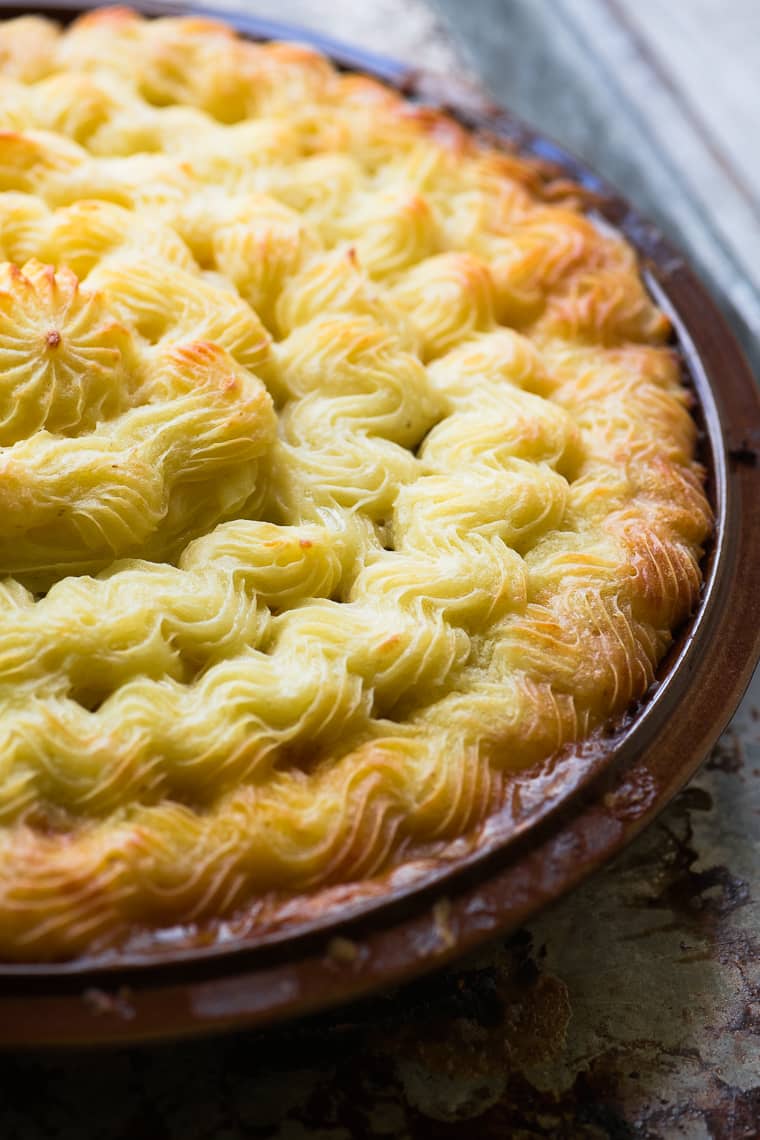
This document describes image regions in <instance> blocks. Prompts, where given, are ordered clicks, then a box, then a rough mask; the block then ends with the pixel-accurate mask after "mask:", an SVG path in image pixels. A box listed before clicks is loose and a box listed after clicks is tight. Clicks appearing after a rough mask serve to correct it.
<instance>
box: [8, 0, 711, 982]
mask: <svg viewBox="0 0 760 1140" xmlns="http://www.w3.org/2000/svg"><path fill="white" fill-rule="evenodd" d="M0 65H1V71H2V78H1V79H0V191H2V192H1V193H0V256H1V257H2V258H3V259H4V264H3V265H2V266H1V267H0V364H1V365H2V368H0V470H2V476H3V478H2V481H0V574H2V575H4V576H5V577H4V580H2V581H0V602H1V603H2V606H3V616H2V619H0V765H2V768H1V771H2V776H1V777H0V956H2V957H5V958H11V959H17V960H20V959H38V960H39V959H55V958H61V957H66V956H72V955H77V954H81V953H84V952H87V951H93V950H97V949H100V948H102V947H104V946H107V945H114V944H118V943H119V942H123V941H124V939H126V938H127V937H128V936H129V935H130V934H131V933H134V931H135V930H139V929H142V928H160V927H167V926H170V925H171V924H173V923H187V922H202V921H206V920H209V919H213V918H218V917H220V916H224V915H229V914H231V913H233V912H235V911H236V909H239V908H246V907H251V906H253V905H254V903H255V900H256V899H265V898H270V897H272V896H273V894H276V893H277V892H285V893H287V894H289V895H290V896H291V897H292V896H293V895H294V894H295V895H296V896H298V894H299V893H301V895H302V896H304V897H305V896H306V895H307V894H308V893H309V892H312V891H315V890H319V889H321V888H323V887H325V886H328V885H330V884H338V883H357V882H360V881H367V880H369V879H370V878H371V877H372V876H373V875H376V874H377V873H378V872H380V871H382V870H383V869H385V868H387V867H389V866H392V865H393V864H394V863H395V864H397V863H399V862H400V861H403V860H404V859H407V858H412V857H414V855H415V852H421V851H423V850H428V851H429V850H430V849H431V847H430V845H431V844H435V843H436V842H441V841H445V840H448V839H453V838H456V837H457V836H462V835H465V834H469V833H474V829H476V828H477V827H478V826H479V825H480V824H482V823H483V821H484V820H486V819H487V818H488V816H489V814H490V813H491V812H493V811H494V810H495V808H496V807H498V806H499V804H500V803H501V802H502V800H503V796H504V789H505V785H506V783H507V782H508V780H509V778H510V775H511V774H514V773H516V772H521V771H524V770H525V769H527V768H528V767H529V766H530V765H532V764H534V763H538V762H541V761H543V760H545V759H546V758H547V757H550V756H552V755H553V754H555V753H556V752H557V751H558V750H559V749H561V748H562V747H563V746H564V745H566V744H567V743H569V742H572V741H575V740H578V739H581V738H583V737H585V736H587V735H588V734H589V733H591V732H593V731H594V730H595V729H597V728H599V727H600V726H603V725H605V724H608V723H609V722H610V721H611V720H614V718H616V717H619V716H621V715H622V714H624V713H625V712H626V710H627V709H628V708H629V707H630V705H631V703H632V702H634V701H636V700H638V699H640V698H641V697H642V696H643V694H644V693H645V692H646V690H647V688H648V687H649V685H650V684H651V681H652V679H653V677H654V670H655V668H656V666H657V663H658V661H659V660H660V659H661V657H662V655H663V653H664V652H665V650H666V648H667V646H668V644H669V643H670V641H671V637H672V632H673V630H674V629H675V628H676V627H677V626H678V624H679V623H680V622H682V621H683V620H684V618H685V617H686V616H687V615H688V613H689V611H690V610H691V608H692V607H693V605H694V603H695V600H696V598H697V596H698V592H699V589H700V583H701V576H700V571H699V558H700V554H701V544H702V543H703V541H704V540H705V537H706V535H707V534H708V531H709V527H710V512H709V509H708V506H707V503H706V500H705V496H704V492H703V488H702V477H701V472H700V469H699V467H698V465H697V464H696V463H695V460H694V446H695V427H694V423H693V421H692V419H691V417H690V415H689V400H688V394H687V392H686V390H685V389H684V387H683V385H682V383H681V380H680V376H679V371H678V363H677V360H676V359H675V357H674V355H673V353H672V352H671V350H670V349H669V348H668V347H667V346H666V344H665V341H666V339H667V335H668V323H667V320H666V318H665V317H664V316H663V314H662V313H661V312H659V310H658V309H657V308H656V307H655V306H654V305H653V303H652V301H651V300H650V299H649V297H648V296H647V294H646V291H645V290H644V287H643V285H642V283H641V280H640V278H639V275H638V271H637V266H636V260H635V256H634V254H633V252H632V250H631V249H630V248H629V247H628V246H627V245H626V244H625V243H624V242H623V241H622V240H621V239H620V238H619V237H617V236H616V235H614V234H610V233H606V232H605V233H603V232H601V230H600V229H598V228H597V227H596V226H595V225H594V224H593V222H592V221H591V220H589V219H588V218H586V217H584V216H583V214H582V213H581V212H580V211H579V209H577V208H575V207H574V206H573V204H572V201H571V196H570V195H568V194H567V188H566V187H565V188H563V201H562V203H561V204H552V203H551V201H550V199H551V198H552V197H553V195H552V193H551V192H549V193H548V194H544V193H543V187H542V182H541V178H540V174H539V172H538V171H537V169H536V167H535V166H534V165H532V164H530V163H528V162H526V161H523V160H521V159H518V158H515V157H512V156H506V155H502V154H498V153H497V152H495V151H493V150H490V149H488V148H487V147H486V146H484V145H483V144H482V143H479V142H478V141H477V140H476V139H474V138H473V137H472V136H470V135H469V134H468V133H467V132H466V131H465V130H464V129H463V128H461V127H460V126H458V125H457V124H455V123H453V122H452V121H451V120H449V119H448V118H446V117H445V116H443V115H441V114H439V113H436V112H431V111H428V110H425V109H420V108H415V107H411V106H409V105H408V104H406V103H405V102H404V101H403V100H402V99H401V98H400V97H399V96H397V95H396V94H395V93H393V92H392V91H389V90H387V89H386V88H384V87H383V86H381V85H380V84H378V83H376V82H374V81H373V80H369V79H366V78H363V77H360V76H347V75H340V74H338V73H337V72H335V71H334V70H333V69H332V67H331V66H330V65H329V63H328V62H327V61H326V60H324V59H322V58H321V57H320V56H319V55H317V54H316V53H314V52H312V51H309V50H308V49H306V48H301V47H297V46H293V45H287V44H273V45H264V46H261V45H253V44H249V43H245V42H243V41H240V40H238V39H237V38H236V37H235V36H234V35H233V34H232V33H231V32H230V31H229V30H228V29H226V28H225V27H223V26H222V25H219V24H216V23H214V22H211V21H207V20H199V19H195V18H191V19H164V20H157V21H153V22H150V21H145V20H143V19H141V18H140V17H138V16H136V15H135V14H134V13H131V12H129V11H127V10H124V9H111V10H108V11H103V12H95V13H92V14H90V15H88V16H85V17H83V18H82V19H80V20H78V21H77V22H76V23H75V24H74V25H73V26H72V27H71V28H70V29H69V30H68V31H66V32H60V31H59V30H58V29H57V28H56V27H55V26H54V25H52V24H50V23H48V22H47V21H44V20H39V19H36V18H25V19H23V20H16V21H10V22H8V23H6V24H4V25H2V26H0Z"/></svg>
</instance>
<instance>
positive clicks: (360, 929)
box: [0, 0, 760, 1045]
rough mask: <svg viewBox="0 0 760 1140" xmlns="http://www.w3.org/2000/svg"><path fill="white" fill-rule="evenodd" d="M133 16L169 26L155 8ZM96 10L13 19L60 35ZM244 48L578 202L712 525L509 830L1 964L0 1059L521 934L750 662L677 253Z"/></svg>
mask: <svg viewBox="0 0 760 1140" xmlns="http://www.w3.org/2000/svg"><path fill="white" fill-rule="evenodd" d="M133 6H134V7H135V8H137V9H138V10H140V11H142V12H143V13H145V14H146V15H164V14H176V13H177V11H178V9H177V7H174V6H171V5H169V4H166V5H162V4H161V3H150V2H145V3H136V4H134V5H133ZM89 7H95V5H89V4H86V3H85V4H82V3H79V4H73V3H72V4H71V5H68V4H67V3H66V2H65V0H63V2H55V0H53V2H51V3H46V2H45V0H42V2H41V3H37V4H34V5H30V6H29V7H28V8H24V7H19V6H18V5H11V4H6V3H3V2H2V0H0V15H2V16H6V17H7V16H11V15H20V14H24V13H29V12H38V13H45V14H48V15H50V16H52V17H54V18H56V19H59V20H61V21H62V22H64V23H65V22H68V21H70V20H71V19H73V18H74V17H75V16H76V15H77V14H79V13H80V12H82V11H84V10H86V9H87V8H89ZM184 10H185V11H188V10H189V11H191V12H192V13H193V14H201V15H208V16H211V17H214V18H222V19H225V20H226V21H227V22H228V23H230V24H231V25H232V26H234V27H235V28H237V29H238V31H239V32H240V33H241V34H243V35H246V36H249V37H251V38H253V39H259V40H261V39H291V40H298V41H301V42H307V43H310V44H312V45H314V46H316V47H317V48H319V49H320V50H321V51H323V52H324V53H325V54H326V55H328V56H329V57H331V58H332V60H333V61H334V62H335V63H336V64H337V65H338V66H339V67H341V68H344V69H346V70H353V71H361V72H364V73H367V74H369V75H371V76H373V77H375V78H376V79H379V80H381V81H382V82H384V83H387V84H390V85H391V86H392V87H394V88H396V89H398V90H400V91H402V92H403V93H404V94H405V95H406V96H407V97H408V98H410V99H411V100H413V101H416V102H420V103H423V104H428V105H433V106H435V107H437V108H439V109H443V110H445V111H446V112H447V113H449V114H450V115H451V116H452V117H453V118H454V119H456V120H458V121H459V122H461V123H463V124H464V125H465V126H466V127H468V128H470V129H471V130H474V131H476V132H480V133H483V134H485V135H486V136H487V138H488V141H489V143H491V144H492V145H497V146H500V147H503V148H505V149H507V150H508V151H512V152H515V151H516V152H518V153H520V154H524V155H528V156H531V157H534V158H537V159H540V160H541V161H542V162H544V163H548V164H550V165H551V167H553V168H554V169H555V172H556V174H557V175H558V176H560V177H569V178H570V179H572V180H573V181H574V182H576V183H577V184H578V185H579V186H580V187H581V188H582V190H583V192H584V194H585V195H586V199H587V201H588V209H589V212H590V213H591V214H592V215H595V216H596V217H597V218H599V219H604V220H605V221H606V222H607V223H608V224H611V225H612V226H614V227H615V228H616V229H618V230H619V231H621V232H622V233H623V234H625V236H626V237H627V238H628V240H629V241H630V242H631V243H632V245H633V246H635V248H636V249H637V251H638V253H639V256H640V258H641V264H642V269H643V272H644V276H645V279H646V282H647V285H648V287H649V289H650V291H651V293H652V294H653V296H654V297H655V299H656V300H657V302H658V303H659V305H660V306H661V307H662V308H663V309H664V310H665V311H666V312H667V313H668V315H669V316H670V318H671V320H672V322H673V326H674V329H675V337H676V342H677V346H678V349H679V350H680V353H681V356H682V359H683V364H684V369H685V373H686V375H687V376H688V378H689V380H690V383H691V385H692V388H693V391H694V394H695V398H696V410H695V415H696V418H697V421H698V424H699V427H700V429H701V459H702V462H703V463H704V465H705V467H706V469H707V472H708V491H709V495H710V498H711V502H712V506H713V509H714V512H715V520H716V522H715V532H714V535H713V539H712V542H711V544H710V548H709V549H708V552H707V554H706V557H705V562H704V567H703V569H704V574H705V586H704V590H703V594H702V599H701V602H700V605H699V607H698V610H697V612H696V613H695V614H694V615H693V617H692V619H691V620H690V622H689V623H688V624H687V626H686V628H685V629H683V630H682V631H681V633H680V636H679V638H678V639H677V641H676V644H675V646H674V647H673V649H672V650H671V652H670V653H669V654H668V657H667V659H666V660H665V661H664V662H663V664H662V666H661V668H660V670H659V671H658V676H657V681H656V683H655V685H654V686H653V687H652V690H651V691H650V693H649V694H648V696H647V698H646V700H645V701H644V702H642V704H641V707H640V708H639V709H638V710H637V711H636V712H635V713H634V714H632V715H631V716H630V717H629V718H628V720H627V721H626V723H625V724H623V725H621V726H619V728H618V730H617V731H616V732H614V733H611V734H610V735H609V736H607V737H604V738H598V739H596V740H594V742H593V743H591V744H589V743H587V744H583V745H580V746H577V747H575V748H574V749H571V750H568V752H567V753H566V754H564V755H563V756H562V757H561V758H560V760H559V762H555V763H554V764H553V765H552V766H551V767H550V769H549V770H548V771H547V772H546V773H544V774H542V775H541V776H540V777H539V778H538V779H535V780H531V782H530V784H528V783H526V786H525V789H524V791H523V796H522V806H521V811H520V813H519V815H517V816H516V815H515V811H514V807H513V806H511V807H510V808H509V809H505V811H504V812H502V813H501V814H499V813H497V814H496V815H495V816H494V817H493V818H492V819H491V820H490V821H489V822H488V824H487V826H486V828H485V831H484V835H483V836H482V837H481V838H480V839H479V840H478V843H477V844H471V845H470V846H469V847H468V846H467V845H466V844H465V845H461V844H460V845H459V847H458V848H457V849H456V850H454V851H453V852H452V853H450V855H449V857H448V858H447V859H446V860H444V861H439V860H435V861H433V860H431V861H430V862H429V864H425V863H424V861H421V860H420V861H417V862H416V863H414V864H412V865H411V866H407V867H402V868H401V870H400V871H397V872H395V873H393V874H389V875H388V876H386V878H385V879H384V880H383V881H382V882H381V883H380V884H379V885H376V886H375V888H374V889H373V890H372V891H369V892H365V893H364V894H361V893H357V892H350V893H347V892H346V891H345V890H343V891H341V889H333V890H331V891H327V892H324V893H323V894H321V895H320V896H319V904H318V906H316V907H314V906H312V907H311V909H310V910H309V911H300V912H299V911H297V910H295V908H294V913H293V914H292V915H291V916H290V919H289V920H288V921H287V922H286V923H284V924H282V925H280V926H279V927H272V928H267V929H265V930H264V931H263V932H262V931H261V930H259V929H257V928H255V927H254V926H253V924H250V925H249V928H248V929H246V927H245V922H244V921H241V922H239V923H237V924H235V923H230V924H225V926H224V930H223V931H219V932H217V937H216V938H215V939H214V940H212V942H211V944H209V943H208V940H206V944H204V943H203V942H202V941H201V940H200V939H199V937H198V932H195V934H194V933H193V931H191V930H185V931H183V932H181V933H180V935H178V937H177V938H176V939H175V940H167V941H159V940H157V939H153V940H152V941H150V942H149V943H148V944H146V945H145V946H143V947H141V946H139V945H136V946H132V947H129V948H128V949H127V950H126V951H125V952H122V953H112V954H110V955H102V956H100V957H98V958H90V959H87V958H85V959H79V960H77V961H74V962H68V963H61V964H52V965H50V964H46V965H1V964H0V1045H43V1044H50V1045H52V1044H78V1045H84V1044H95V1043H101V1042H107V1041H110V1042H126V1041H139V1040H147V1039H150V1038H158V1037H173V1036H181V1035H188V1034H199V1033H210V1032H220V1031H225V1030H230V1029H240V1028H243V1027H250V1026H265V1025H268V1024H273V1023H276V1022H282V1021H283V1020H285V1019H289V1018H293V1017H297V1016H301V1015H304V1014H307V1013H311V1012H314V1011H317V1010H321V1009H326V1008H329V1007H331V1006H336V1005H339V1004H343V1003H346V1002H349V1001H353V1000H355V999H357V998H360V997H362V996H363V995H366V994H369V993H371V992H372V991H376V990H378V989H381V988H388V987H392V986H396V985H398V984H400V983H402V982H404V981H407V980H409V979H411V978H413V977H415V976H417V975H419V974H422V973H423V972H425V971H428V970H431V969H434V968H437V967H440V966H442V965H444V964H445V963H446V962H449V961H451V960H452V959H454V958H455V957H457V956H459V955H462V954H464V953H466V952H468V951H471V950H473V949H474V948H476V947H477V946H479V945H480V944H482V943H484V942H486V941H487V940H489V939H492V938H494V937H496V936H497V935H499V934H503V933H505V932H506V931H508V930H510V929H512V928H514V927H516V926H518V925H519V924H520V923H522V922H524V921H525V920H526V919H528V918H529V917H530V916H531V915H533V914H535V913H536V912H537V911H538V910H539V909H540V908H541V907H543V906H545V905H546V904H547V903H550V902H551V901H553V900H555V899H557V898H559V896H561V895H562V894H564V893H565V892H567V891H568V890H570V889H571V888H572V887H573V886H575V885H576V884H577V883H578V882H580V881H581V880H582V879H583V878H584V877H585V876H586V875H588V874H589V873H590V872H592V871H593V870H595V869H596V868H598V867H600V866H601V865H602V864H603V863H605V862H606V861H607V860H609V859H610V858H611V857H612V856H613V855H615V854H616V853H617V852H618V851H619V850H620V849H621V848H622V847H623V846H624V845H625V844H626V843H628V842H629V841H630V840H631V839H632V838H633V837H634V836H635V835H636V834H637V833H638V832H639V831H640V830H641V829H642V828H643V827H644V826H645V825H646V824H647V823H649V822H650V821H651V820H652V819H653V818H654V817H655V816H656V815H657V813H658V812H659V811H661V810H662V809H663V808H664V807H665V805H666V804H667V803H668V802H669V800H670V799H671V798H672V797H673V795H675V793H676V792H677V791H678V790H679V789H680V788H682V787H683V785H684V784H685V783H686V782H687V781H688V780H689V778H690V777H691V776H692V775H693V774H694V772H695V771H696V769H697V768H698V767H699V765H700V763H701V762H702V760H703V759H704V758H705V756H706V755H707V753H708V751H709V749H710V747H711V746H712V745H713V744H714V743H715V741H716V740H717V738H718V736H719V734H720V733H721V732H722V730H723V729H724V728H725V726H726V725H727V723H728V721H729V719H730V718H731V716H732V714H733V712H734V711H735V709H736V707H737V705H738V703H739V700H740V698H741V695H742V693H743V692H744V690H745V688H746V686H747V684H748V682H749V679H750V677H751V674H752V670H753V668H754V666H755V664H756V662H757V660H758V656H760V397H759V395H758V389H757V387H756V385H755V382H754V379H753V376H752V374H751V372H750V371H749V368H748V366H747V364H746V361H745V360H744V358H743V356H742V353H741V351H740V349H739V347H738V345H737V343H736V341H735V339H734V337H733V335H732V334H731V332H730V331H729V329H728V327H727V326H726V324H725V322H724V320H723V318H722V316H721V315H720V312H719V310H718V309H717V307H716V305H715V303H714V302H713V300H712V299H711V298H710V295H709V293H708V292H707V290H706V289H705V288H704V287H703V285H702V284H701V283H700V281H699V279H698V278H697V277H696V276H695V275H694V273H693V272H692V271H691V269H690V268H689V267H688V265H687V264H686V263H685V262H684V260H683V258H682V257H681V255H680V254H679V253H678V252H677V251H676V250H675V249H674V248H673V247H672V246H671V245H670V244H669V243H668V242H667V241H666V240H665V238H663V237H662V235H661V234H660V233H659V232H658V231H657V229H656V228H655V227H653V226H652V225H650V224H649V223H648V222H647V221H645V220H644V219H642V218H641V217H640V216H639V214H638V213H637V212H636V211H635V210H633V209H632V208H631V207H630V206H629V205H628V204H627V203H626V202H625V201H624V200H623V199H622V198H621V197H620V196H619V195H618V194H617V193H616V192H615V191H614V190H613V189H611V188H610V187H609V186H608V185H607V184H606V183H604V182H603V181H602V180H601V179H600V178H598V177H597V176H596V175H595V174H594V173H593V172H592V171H590V170H589V169H588V168H587V167H586V166H585V165H584V164H583V163H581V162H580V161H578V160H577V159H576V158H574V157H573V156H572V155H570V154H568V153H567V152H566V151H565V150H564V149H562V148H561V147H560V146H558V145H557V144H556V143H554V142H552V141H551V140H550V139H547V138H546V137H544V136H542V135H539V134H537V133H536V132H535V131H533V130H531V129H530V128H529V127H527V126H526V125H524V124H523V123H521V122H519V121H518V120H516V119H515V118H513V117H512V116H511V115H510V114H509V113H507V112H506V111H503V110H501V109H500V108H498V107H495V106H493V105H491V104H489V103H488V102H486V101H485V100H484V99H483V97H482V96H481V95H480V94H479V93H478V92H476V91H474V90H473V89H471V88H469V87H468V86H467V85H466V84H462V85H460V84H458V83H454V82H452V81H450V80H448V79H447V80H444V79H442V78H441V77H435V76H432V75H429V74H426V73H424V72H420V71H416V70H413V69H410V68H409V67H406V66H403V65H401V64H398V63H396V62H394V61H393V60H389V59H385V58H382V57H380V56H376V55H373V54H370V53H367V52H364V51H361V50H358V49H355V48H351V47H348V46H345V45H342V44H338V43H336V42H334V41H332V40H330V39H328V38H326V37H323V36H321V35H318V34H315V33H312V32H309V31H305V30H303V29H298V28H293V27H291V26H285V25H280V24H275V23H272V22H269V21H264V20H259V19H255V18H252V17H250V16H248V15H243V14H240V13H236V12H230V11H221V10H208V9H206V10H204V9H203V8H200V7H195V6H193V7H191V8H185V9H184Z"/></svg>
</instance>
